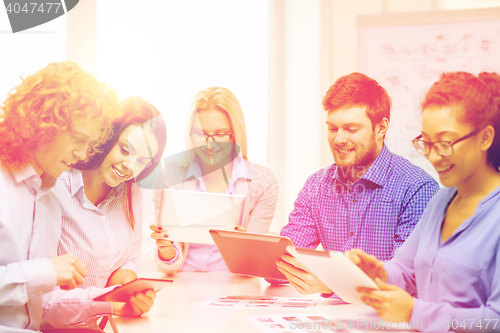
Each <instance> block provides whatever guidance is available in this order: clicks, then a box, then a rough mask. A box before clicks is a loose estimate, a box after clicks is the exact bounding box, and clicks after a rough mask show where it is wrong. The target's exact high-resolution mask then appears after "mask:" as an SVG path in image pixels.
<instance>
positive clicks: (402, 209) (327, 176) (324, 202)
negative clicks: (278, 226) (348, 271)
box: [281, 144, 439, 260]
mask: <svg viewBox="0 0 500 333" xmlns="http://www.w3.org/2000/svg"><path fill="white" fill-rule="evenodd" d="M339 173H340V174H339ZM438 189H439V185H438V184H437V182H436V181H435V180H434V179H433V178H432V177H431V176H430V175H429V174H427V173H426V172H425V171H424V170H422V169H421V168H419V167H417V166H415V165H413V164H411V163H410V162H409V161H408V160H406V159H405V158H403V157H401V156H398V155H396V154H393V153H391V152H390V151H389V149H388V148H387V147H386V146H385V144H384V146H383V148H382V150H381V152H380V154H379V155H378V156H377V158H376V159H375V161H374V162H373V164H372V165H371V167H370V168H369V169H368V171H367V172H366V173H365V174H364V175H363V177H361V178H360V179H359V180H358V181H356V182H355V183H354V184H348V183H347V181H346V180H345V177H343V175H342V172H341V170H339V169H338V168H337V166H336V165H335V164H333V165H331V166H329V167H327V168H325V169H322V170H320V171H318V172H316V173H314V174H313V175H311V176H310V177H309V178H308V179H307V181H306V183H305V185H304V187H303V188H302V190H301V191H300V193H299V195H298V197H297V200H296V201H295V205H294V206H295V207H294V210H293V211H292V213H291V214H290V217H289V222H288V224H287V225H286V226H284V227H283V229H282V230H281V235H283V236H287V237H289V238H291V239H292V241H293V243H294V244H295V246H297V247H305V248H316V247H317V246H318V245H319V244H320V243H321V244H322V245H323V248H324V249H325V250H336V251H346V250H349V249H352V248H359V249H362V250H363V251H365V252H367V253H369V254H372V255H374V256H376V257H377V258H378V259H379V260H388V259H390V258H392V257H393V256H394V251H395V250H396V249H397V248H398V247H400V246H401V245H402V244H403V242H404V241H405V240H406V238H407V237H408V236H409V235H410V233H411V232H412V231H413V228H415V225H416V224H417V222H418V220H419V219H420V215H421V214H422V212H423V211H424V209H425V207H426V206H427V203H428V202H429V200H430V199H431V198H432V196H433V195H434V194H435V193H436V192H437V190H438Z"/></svg>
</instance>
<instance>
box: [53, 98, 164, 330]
mask: <svg viewBox="0 0 500 333" xmlns="http://www.w3.org/2000/svg"><path fill="white" fill-rule="evenodd" d="M119 112H120V117H119V118H117V119H115V120H114V122H113V124H112V127H111V130H112V135H111V136H110V138H109V139H108V140H107V141H106V142H105V143H103V144H102V145H100V146H98V147H97V148H98V149H99V152H97V153H96V154H94V155H93V156H92V157H91V158H90V159H89V160H88V161H86V162H80V163H78V164H77V165H75V168H74V169H73V170H71V171H68V172H65V173H63V174H62V175H61V177H59V178H58V179H57V184H56V186H55V187H54V189H53V191H54V193H55V194H56V196H57V198H58V199H59V202H60V204H61V207H62V215H63V223H62V236H61V241H60V243H59V248H58V253H59V254H65V253H73V254H74V255H76V256H77V257H78V258H80V259H81V260H82V261H83V262H85V264H86V265H87V271H88V275H87V277H86V278H85V281H84V283H83V284H82V285H80V286H79V287H78V288H76V289H75V290H71V291H69V292H68V291H59V292H52V293H50V294H47V295H45V296H44V310H45V316H44V323H47V324H50V325H52V326H56V327H58V326H64V325H65V324H67V323H71V324H77V323H82V322H83V323H84V322H86V321H87V320H88V319H89V318H91V317H94V316H97V315H103V314H109V313H113V314H117V315H125V316H139V315H142V314H143V313H145V312H147V311H149V308H150V307H151V306H152V304H153V299H154V298H155V294H154V292H153V291H151V290H149V291H148V292H145V293H138V294H136V295H134V296H132V297H131V298H130V300H129V301H128V302H127V303H119V302H115V303H111V302H95V301H92V299H93V298H95V297H97V296H98V295H100V294H102V293H103V292H105V291H106V289H103V288H105V287H108V286H114V285H122V284H125V283H127V282H130V281H132V280H135V279H136V278H137V267H138V260H139V255H140V247H141V236H142V209H141V208H142V207H141V204H142V192H141V189H140V188H139V187H138V186H136V184H135V182H136V181H140V180H141V179H143V178H145V177H147V176H148V175H149V174H150V172H151V171H152V170H153V169H154V168H155V167H156V165H157V164H158V162H159V160H160V158H161V155H162V153H163V150H164V148H165V142H166V129H165V123H164V121H163V118H162V117H161V115H160V113H159V112H158V110H157V109H156V108H155V107H154V106H152V105H151V104H149V103H148V102H146V101H145V100H143V99H141V98H139V97H130V98H128V99H126V100H124V101H123V102H121V103H120V104H119ZM61 313H64V316H61Z"/></svg>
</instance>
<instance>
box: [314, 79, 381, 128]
mask: <svg viewBox="0 0 500 333" xmlns="http://www.w3.org/2000/svg"><path fill="white" fill-rule="evenodd" d="M353 106H366V115H367V116H368V118H369V119H370V121H371V122H372V126H373V128H375V125H377V124H379V123H380V122H381V121H382V119H384V118H387V120H390V118H391V99H390V98H389V95H388V94H387V91H386V90H385V89H384V88H383V87H382V86H381V85H379V84H378V82H377V81H375V80H374V79H372V78H370V77H368V76H366V75H365V74H362V73H358V72H354V73H351V74H349V75H345V76H342V77H340V78H339V79H337V81H335V83H334V84H333V85H332V86H331V87H330V88H329V89H328V91H327V92H326V95H325V97H323V109H325V111H334V110H338V109H341V108H346V107H353Z"/></svg>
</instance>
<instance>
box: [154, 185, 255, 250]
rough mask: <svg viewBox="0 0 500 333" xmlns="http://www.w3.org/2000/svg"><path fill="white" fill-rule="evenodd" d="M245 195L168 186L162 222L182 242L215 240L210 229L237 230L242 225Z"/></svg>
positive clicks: (160, 218)
mask: <svg viewBox="0 0 500 333" xmlns="http://www.w3.org/2000/svg"><path fill="white" fill-rule="evenodd" d="M244 207H245V196H243V195H230V194H222V193H211V192H197V191H184V190H172V189H165V190H162V193H161V204H160V212H159V219H158V224H159V225H161V226H162V228H163V230H165V231H166V233H167V234H168V235H169V237H168V239H170V240H173V241H180V242H189V243H201V244H214V242H213V239H212V237H210V234H209V232H208V231H209V230H210V229H223V230H234V227H235V226H237V225H240V223H241V219H242V217H243V208H244Z"/></svg>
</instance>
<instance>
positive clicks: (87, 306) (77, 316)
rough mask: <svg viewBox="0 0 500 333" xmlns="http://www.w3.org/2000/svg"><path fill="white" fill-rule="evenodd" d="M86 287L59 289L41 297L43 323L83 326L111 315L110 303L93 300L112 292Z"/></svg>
mask: <svg viewBox="0 0 500 333" xmlns="http://www.w3.org/2000/svg"><path fill="white" fill-rule="evenodd" d="M115 287H116V286H113V287H108V288H97V287H87V288H85V289H81V288H75V289H72V290H61V289H60V288H59V287H57V288H55V289H54V290H52V291H51V292H49V293H47V294H45V295H43V300H42V304H43V319H42V320H43V323H44V324H49V325H51V326H54V327H65V326H69V325H75V324H83V323H85V322H87V320H89V319H90V318H93V317H96V316H102V315H106V314H111V313H113V306H112V303H111V302H96V301H93V299H94V298H96V297H97V296H100V295H102V294H105V293H107V292H109V291H111V290H113V289H114V288H115Z"/></svg>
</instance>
